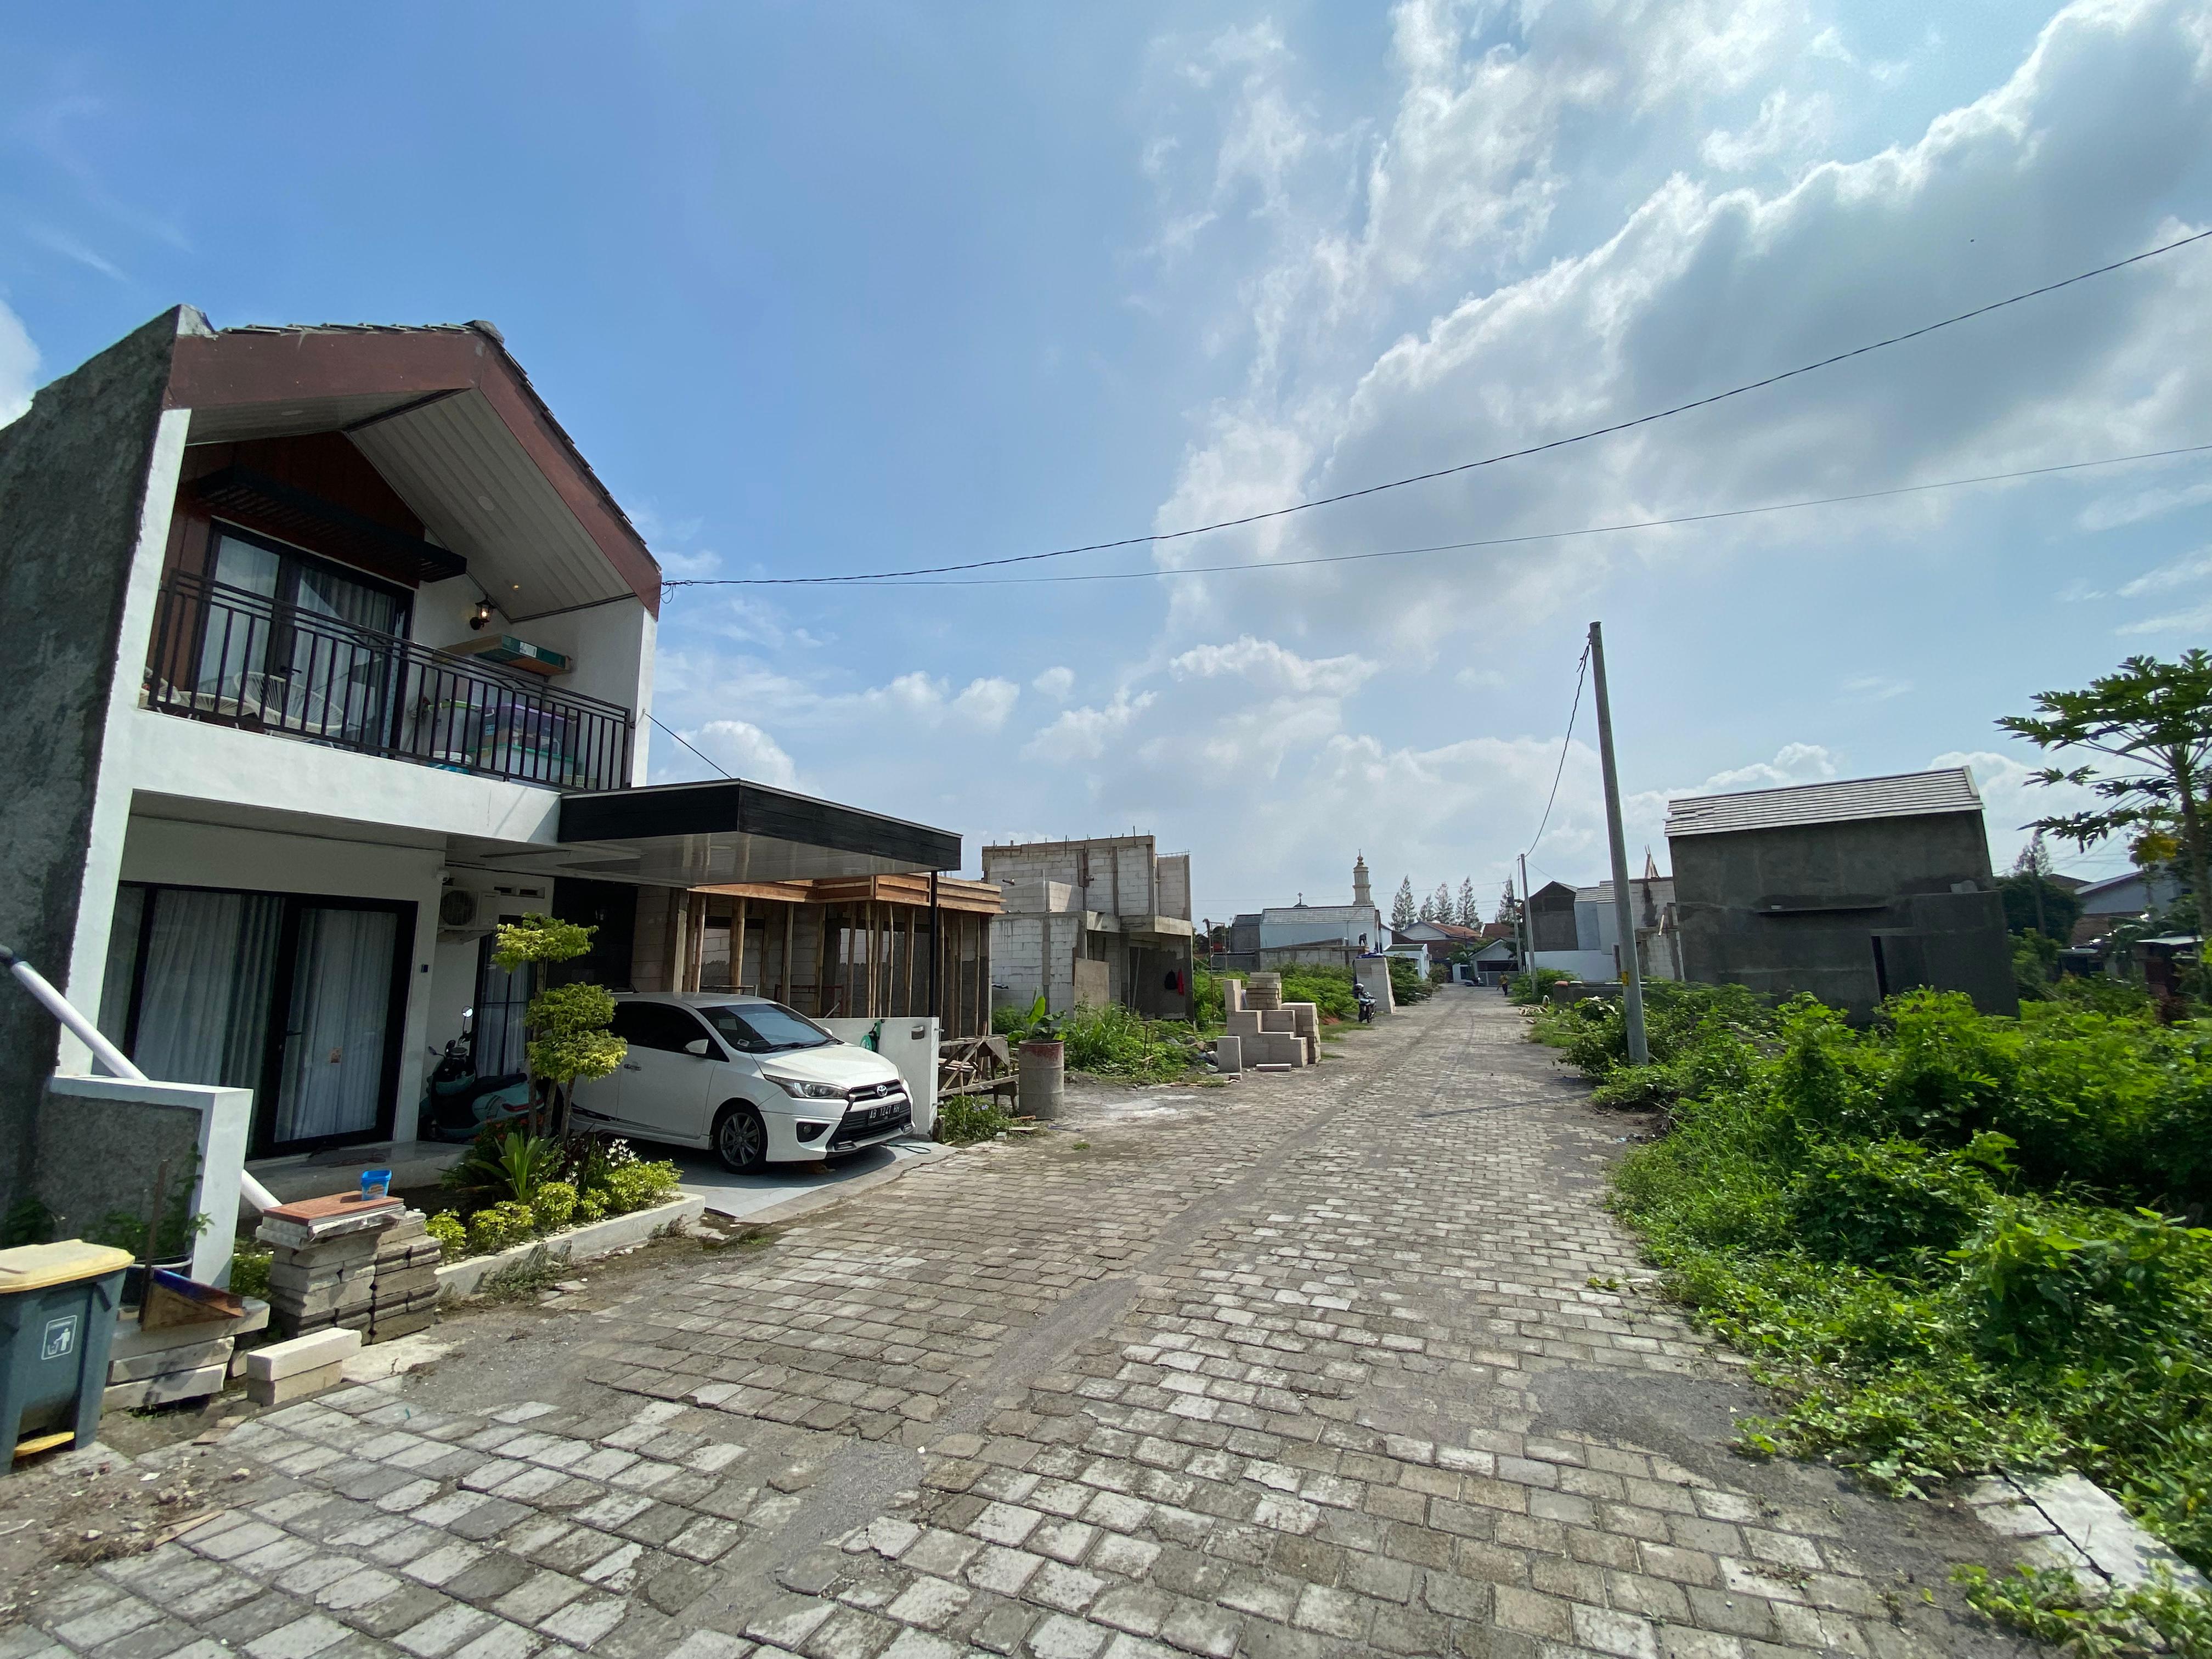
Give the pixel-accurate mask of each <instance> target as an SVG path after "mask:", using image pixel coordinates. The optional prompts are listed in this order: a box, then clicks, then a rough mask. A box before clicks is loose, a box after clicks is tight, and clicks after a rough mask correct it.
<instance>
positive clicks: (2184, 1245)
mask: <svg viewBox="0 0 2212 1659" xmlns="http://www.w3.org/2000/svg"><path fill="white" fill-rule="evenodd" d="M1654 988H1655V989H1656V987H1654ZM1571 1018H1572V1020H1573V1022H1574V1024H1572V1025H1571V1026H1570V1027H1565V1028H1562V1027H1561V1026H1560V1025H1559V1023H1558V1022H1556V1021H1548V1020H1545V1019H1541V1018H1540V1020H1539V1022H1538V1024H1539V1026H1540V1027H1541V1028H1543V1029H1544V1030H1545V1034H1546V1035H1547V1036H1549V1037H1551V1038H1552V1039H1553V1040H1554V1041H1562V1042H1564V1047H1565V1052H1566V1053H1567V1054H1568V1055H1569V1057H1570V1058H1571V1059H1572V1060H1575V1062H1576V1063H1577V1065H1579V1066H1581V1067H1582V1069H1583V1071H1584V1072H1585V1073H1586V1074H1588V1075H1590V1076H1593V1077H1595V1078H1597V1079H1600V1080H1601V1082H1600V1089H1599V1093H1600V1096H1601V1097H1604V1096H1607V1095H1608V1094H1610V1095H1612V1096H1613V1097H1615V1098H1616V1100H1619V1101H1620V1102H1621V1103H1630V1102H1631V1101H1632V1102H1634V1103H1643V1104H1648V1105H1657V1106H1661V1107H1662V1108H1663V1109H1665V1110H1666V1112H1667V1113H1668V1117H1669V1121H1670V1124H1671V1127H1670V1129H1669V1132H1668V1133H1666V1134H1665V1135H1664V1136H1663V1137H1662V1138H1661V1139H1658V1140H1656V1141H1655V1142H1653V1143H1652V1144H1650V1145H1648V1146H1642V1147H1639V1148H1638V1149H1637V1150H1636V1151H1634V1152H1631V1153H1630V1154H1629V1155H1628V1157H1627V1158H1626V1159H1625V1160H1624V1161H1623V1163H1622V1164H1621V1165H1620V1168H1619V1170H1618V1171H1617V1172H1616V1175H1615V1178H1614V1198H1613V1202H1614V1205H1615V1207H1616V1208H1617V1209H1618V1210H1619V1212H1620V1213H1621V1215H1622V1216H1623V1217H1624V1218H1626V1219H1627V1220H1628V1221H1629V1222H1630V1223H1632V1225H1634V1226H1635V1227H1636V1228H1637V1229H1638V1231H1640V1233H1641V1234H1642V1236H1643V1239H1644V1248H1645V1252H1646V1254H1647V1255H1648V1257H1649V1258H1650V1260H1651V1261H1653V1262H1655V1263H1656V1265H1657V1266H1658V1267H1660V1268H1661V1269H1662V1273H1663V1274H1664V1277H1665V1283H1666V1285H1667V1286H1668V1289H1669V1290H1670V1291H1672V1292H1673V1293H1674V1294H1675V1295H1676V1296H1678V1297H1680V1298H1681V1299H1682V1300H1683V1301H1685V1302H1686V1303H1687V1304H1689V1305H1690V1306H1691V1307H1692V1309H1694V1310H1696V1311H1697V1312H1698V1313H1699V1315H1700V1316H1702V1317H1703V1318H1704V1319H1705V1321H1706V1322H1708V1323H1709V1324H1710V1325H1711V1327H1712V1328H1714V1329H1715V1330H1716V1331H1717V1332H1718V1333H1719V1334H1721V1335H1723V1337H1725V1338H1726V1339H1727V1340H1729V1341H1730V1342H1731V1343H1733V1344H1735V1346H1737V1347H1738V1348H1740V1349H1741V1350H1742V1351H1743V1352H1746V1353H1747V1354H1748V1355H1750V1356H1751V1358H1753V1361H1754V1364H1755V1366H1756V1371H1755V1375H1756V1376H1758V1377H1759V1380H1761V1381H1763V1382H1765V1383H1769V1384H1771V1386H1772V1387H1774V1388H1775V1389H1777V1390H1778V1393H1779V1395H1780V1397H1781V1401H1782V1407H1781V1410H1780V1412H1779V1413H1778V1415H1777V1416H1776V1418H1775V1419H1772V1420H1771V1421H1768V1422H1765V1423H1755V1424H1751V1425H1747V1428H1746V1432H1745V1439H1744V1443H1745V1446H1746V1449H1748V1450H1752V1451H1754V1452H1768V1453H1773V1452H1786V1453H1789V1454H1791V1455H1803V1456H1814V1457H1822V1458H1826V1459H1827V1460H1829V1461H1831V1462H1835V1463H1838V1464H1839V1465H1842V1466H1844V1467H1846V1468H1850V1469H1852V1470H1853V1471H1855V1472H1856V1473H1857V1474H1858V1475H1859V1476H1860V1477H1861V1478H1862V1479H1863V1480H1865V1481H1866V1482H1867V1483H1868V1484H1869V1485H1870V1486H1875V1487H1877V1488H1880V1489H1882V1490H1885V1491H1888V1492H1895V1493H1902V1494H1908V1495H1910V1494H1916V1493H1918V1492H1922V1491H1923V1490H1924V1489H1925V1488H1926V1487H1928V1486H1930V1485H1932V1484H1933V1483H1935V1482H1937V1481H1940V1480H1946V1479H1948V1478H1951V1477H1954V1476H1960V1475H1966V1474H1975V1473H1978V1472H1980V1471H1983V1470H1986V1469H1992V1468H2010V1469H2021V1470H2035V1469H2051V1468H2069V1467H2070V1468H2078V1469H2080V1470H2081V1471H2082V1472H2083V1473H2084V1474H2087V1475H2089V1476H2090V1477H2091V1478H2092V1479H2093V1480H2097V1481H2098V1482H2100V1484H2101V1485H2103V1486H2106V1488H2107V1489H2108V1490H2110V1491H2112V1492H2113V1493H2114V1494H2115V1495H2116V1496H2117V1497H2118V1498H2119V1499H2120V1501H2121V1502H2122V1503H2123V1504H2125V1505H2126V1506H2127V1508H2128V1509H2129V1510H2130V1511H2131V1512H2132V1513H2133V1514H2134V1515H2135V1516H2136V1517H2137V1518H2138V1519H2139V1520H2140V1521H2142V1523H2143V1524H2144V1525H2145V1526H2146V1527H2148V1528H2149V1529H2150V1530H2151V1531H2152V1532H2154V1533H2156V1534H2159V1535H2160V1536H2161V1537H2163V1538H2164V1539H2165V1540H2166V1541H2167V1542H2168V1543H2169V1544H2171V1545H2172V1547H2173V1548H2174V1549H2175V1550H2176V1551H2177V1552H2178V1553H2179V1554H2181V1555H2182V1556H2183V1557H2184V1558H2185V1559H2188V1560H2190V1561H2191V1562H2192V1563H2193V1564H2195V1565H2197V1566H2199V1567H2204V1566H2212V1231H2205V1230H2203V1229H2202V1228H2199V1227H2197V1226H2194V1225H2190V1223H2191V1221H2193V1220H2194V1219H2195V1218H2197V1217H2199V1216H2201V1215H2202V1214H2203V1211H2204V1207H2205V1205H2206V1202H2207V1200H2208V1198H2212V1027H2208V1026H2207V1025H2205V1024H2202V1023H2191V1024H2183V1025H2178V1026H2172V1027H2162V1026H2160V1025H2159V1024H2157V1023H2156V1021H2155V1020H2154V1018H2145V1017H2141V1016H2124V1015H2107V1014H2103V1013H2099V1012H2093V1011H2091V1010H2087V1009H2083V1008H2081V1007H2078V1006H2073V1005H2070V1004H2066V1003H2059V1002H2046V1003H2040V1004H2030V1005H2027V1006H2026V1007H2025V1008H2024V1009H2023V1012H2022V1017H2021V1018H2019V1019H2016V1020H2015V1019H1999V1018H1990V1017H1986V1016H1983V1015H1980V1014H1977V1013H1976V1012H1974V1011H1973V1009H1972V1006H1971V1005H1970V1004H1969V1003H1968V1002H1967V1000H1966V999H1965V998H1964V997H1960V996H1956V995H1944V994H1936V993H1932V992H1916V993H1913V994H1910V995H1907V996H1905V997H1902V998H1899V999H1897V1000H1893V1002H1891V1003H1890V1004H1889V1005H1887V1007H1886V1008H1885V1010H1884V1012H1883V1017H1882V1018H1881V1020H1880V1021H1879V1022H1877V1024H1875V1026H1874V1027H1873V1028H1872V1029H1870V1030H1863V1031H1855V1030H1850V1029H1849V1028H1847V1027H1846V1026H1845V1025H1844V1024H1843V1022H1842V1020H1841V1018H1839V1017H1838V1015H1837V1014H1835V1013H1834V1012H1832V1011H1831V1010H1829V1009H1827V1008H1825V1007H1822V1006H1820V1004H1818V1003H1816V1002H1814V1001H1813V1000H1810V999H1809V998H1801V999H1799V1000H1796V1001H1795V1002H1792V1003H1790V1004H1789V1005H1787V1006H1784V1007H1782V1008H1780V1009H1771V1008H1766V1007H1764V1006H1761V1005H1760V1004H1759V1002H1758V1001H1757V1000H1756V999H1753V998H1751V997H1750V996H1749V995H1748V994H1747V993H1744V992H1741V990H1736V989H1729V988H1724V987H1684V986H1677V987H1670V988H1668V990H1667V991H1665V992H1663V993H1662V994H1660V995H1659V996H1658V997H1656V998H1655V1000H1654V1004H1653V1018H1652V1054H1653V1064H1652V1065H1651V1066H1644V1067H1630V1066H1626V1064H1625V1063H1624V1061H1623V1059H1622V1057H1621V1054H1620V1043H1619V1042H1618V1040H1617V1039H1618V1034H1619V1023H1620V1014H1619V1010H1618V1008H1617V1007H1616V1006H1613V1005H1609V1004H1603V1005H1591V1004H1584V1005H1578V1006H1577V1009H1576V1010H1574V1011H1571ZM1990 1593H1991V1594H1992V1595H1994V1594H1996V1592H1994V1591H1992V1592H1990ZM2005 1594H2007V1595H2015V1599H2016V1593H2015V1592H2014V1591H2010V1590H2008V1591H2006V1592H2005ZM2201 1611H2203V1610H2200V1612H2201ZM2052 1616H2054V1617H2056V1616H2057V1613H2053V1615H2052ZM2191 1616H2192V1617H2194V1616H2197V1614H2192V1615H2191ZM2115 1651H2117V1650H2115Z"/></svg>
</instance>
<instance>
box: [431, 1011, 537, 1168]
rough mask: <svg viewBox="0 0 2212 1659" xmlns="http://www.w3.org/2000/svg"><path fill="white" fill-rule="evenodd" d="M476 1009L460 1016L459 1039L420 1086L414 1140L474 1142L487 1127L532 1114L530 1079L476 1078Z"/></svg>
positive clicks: (521, 1076) (523, 1075)
mask: <svg viewBox="0 0 2212 1659" xmlns="http://www.w3.org/2000/svg"><path fill="white" fill-rule="evenodd" d="M475 1012H476V1011H475V1010H474V1009H472V1008H471V1009H468V1010H465V1011H464V1012H463V1013H462V1015H461V1020H462V1024H461V1034H460V1036H457V1037H455V1038H454V1039H453V1041H452V1042H449V1043H447V1045H446V1047H445V1051H444V1052H443V1053H442V1054H440V1053H439V1051H438V1050H437V1049H435V1048H433V1049H432V1050H431V1051H430V1052H431V1053H432V1054H438V1055H439V1059H438V1063H437V1065H436V1066H435V1067H433V1068H432V1070H431V1073H430V1076H429V1079H428V1081H427V1082H426V1083H425V1084H424V1085H423V1086H422V1109H421V1114H420V1116H419V1118H418V1120H417V1123H416V1131H415V1133H416V1137H417V1138H418V1139H422V1140H474V1139H476V1138H477V1132H478V1131H480V1130H481V1129H482V1128H483V1127H484V1125H485V1124H487V1123H503V1122H507V1121H510V1120H512V1119H514V1118H519V1117H520V1116H522V1115H524V1114H525V1113H526V1112H527V1111H528V1110H529V1109H530V1074H529V1073H526V1072H510V1073H507V1074H506V1075H505V1076H502V1077H478V1076H477V1062H476V1055H475V1049H474V1042H473V1036H474V1032H473V1030H472V1028H471V1026H470V1024H468V1021H469V1020H470V1019H471V1018H472V1017H473V1016H474V1014H475Z"/></svg>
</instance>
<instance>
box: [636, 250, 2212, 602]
mask: <svg viewBox="0 0 2212 1659" xmlns="http://www.w3.org/2000/svg"><path fill="white" fill-rule="evenodd" d="M2208 238H2212V230H2200V231H2197V232H2196V233H2195V234H2192V235H2188V236H2184V237H2181V238H2179V240H2174V241H2171V242H2167V243H2166V244H2164V245H2163V246H2159V247H2154V248H2146V249H2144V250H2143V251H2142V252H2140V253H2131V254H2130V255H2129V256H2128V257H2127V258H2124V259H2115V260H2113V261H2112V262H2111V263H2110V264H2102V265H2099V266H2097V267H2095V268H2094V269H2093V270H2082V271H2076V272H2075V274H2074V275H2073V276H2064V277H2061V278H2060V279H2059V280H2058V281H2057V282H2055V283H2044V284H2043V285H2042V286H2041V287H2039V288H2032V289H2027V290H2026V291H2025V292H2023V293H2020V294H2014V295H2007V296H2006V297H2005V298H2003V299H2002V300H1992V301H1990V302H1989V303H1988V304H1986V305H1979V306H1976V307H1973V308H1972V310H1970V311H1961V312H1959V313H1955V314H1954V315H1953V316H1949V317H1944V318H1940V319H1937V320H1936V321H1935V322H1932V323H1923V324H1922V325H1920V326H1919V327H1918V328H1914V329H1907V330H1906V331H1905V332H1903V333H1901V334H1892V335H1890V336H1888V337H1887V338H1884V339H1880V340H1870V341H1869V342H1868V343H1866V344H1864V345H1857V346H1853V347H1852V348H1851V349H1850V350H1848V351H1838V352H1836V353H1835V354H1833V355H1832V356H1826V357H1822V358H1820V359H1819V360H1817V361H1816V362H1809V363H1801V364H1799V365H1798V366H1797V367H1796V368H1785V369H1784V370H1782V371H1781V372H1780V373H1778V374H1769V375H1766V376H1765V377H1764V378H1762V379H1759V380H1747V381H1745V382H1744V383H1743V384H1742V385H1741V386H1730V387H1729V388H1728V389H1727V390H1726V391H1724V392H1710V393H1708V394H1707V395H1706V396H1705V397H1702V398H1692V399H1690V400H1689V401H1688V402H1687V403H1680V404H1673V405H1671V406H1670V407H1668V408H1666V409H1657V410H1652V411H1650V413H1649V414H1644V415H1638V416H1634V417H1632V418H1631V419H1629V420H1626V421H1615V422H1613V423H1612V424H1611V425H1609V426H1600V427H1593V428H1590V429H1589V430H1588V431H1586V432H1577V433H1575V434H1573V435H1571V436H1569V437H1565V438H1553V439H1550V440H1548V441H1546V442H1543V443H1536V444H1528V445H1526V446H1524V447H1521V448H1519V449H1510V450H1506V451H1504V452H1502V453H1498V454H1496V455H1486V456H1484V457H1483V458H1482V459H1480V460H1473V461H1462V462H1460V463H1459V464H1458V465H1455V466H1444V467H1438V468H1436V469H1435V470H1434V471H1428V472H1416V473H1414V474H1413V475H1412V476H1411V477H1403V478H1392V479H1389V480H1388V481H1387V482H1385V483H1374V484H1368V485H1365V486H1364V487H1363V488H1361V489H1346V490H1341V491H1340V492H1338V493H1337V494H1335V495H1320V496H1316V497H1315V498H1314V499H1313V500H1312V501H1297V502H1293V503H1292V504H1291V505H1290V506H1288V507H1271V508H1269V509H1267V511H1266V512H1262V513H1245V514H1244V515H1243V517H1241V518H1235V519H1221V520H1216V521H1214V522H1213V523H1212V524H1200V525H1192V526H1189V527H1188V528H1187V529H1182V530H1161V531H1153V532H1150V533H1148V534H1146V535H1142V536H1122V537H1119V538H1115V539H1114V540H1112V541H1103V542H1085V543H1084V544H1080V545H1079V546H1074V547H1057V548H1053V549H1051V550H1048V551H1046V552H1042V553H1016V554H1012V555H1009V556H1006V557H1004V558H996V559H971V560H969V561H968V562H964V563H961V564H939V565H923V566H919V567H916V568H912V569H907V570H878V571H865V572H854V573H848V574H844V575H837V576H702V577H678V578H676V579H675V580H670V581H664V582H663V583H662V584H661V586H662V588H663V590H664V591H666V590H671V589H675V588H680V587H806V586H818V585H822V584H826V583H838V582H871V581H890V580H897V579H900V578H905V577H913V576H943V575H950V574H954V573H956V572H958V571H963V570H984V569H990V568H996V567H999V566H1002V565H1010V564H1030V563H1035V562H1038V561H1040V560H1043V559H1064V558H1067V557H1070V556H1073V555H1075V554H1078V553H1103V552H1107V551H1109V550H1112V549H1115V548H1122V547H1150V546H1155V545H1157V544H1159V543H1162V542H1173V541H1182V540H1184V539H1186V538H1189V537H1192V536H1204V535H1208V534H1211V533H1212V532H1215V531H1218V530H1235V529H1239V528H1242V527H1243V526H1246V525H1255V524H1264V523H1266V522H1267V521H1268V520H1274V519H1283V518H1288V517H1289V516H1290V515H1291V514H1292V513H1310V512H1311V511H1312V510H1313V509H1314V508H1316V507H1334V506H1335V505H1336V504H1337V503H1339V502H1340V501H1358V500H1359V499H1360V498H1361V497H1363V496H1367V495H1381V494H1382V493H1383V491H1385V490H1390V489H1405V488H1407V486H1408V485H1410V484H1417V483H1431V482H1433V481H1434V480H1436V479H1437V478H1449V477H1455V476H1457V475H1458V474H1460V473H1462V472H1472V471H1475V470H1476V469H1477V468H1480V467H1486V466H1496V465H1499V464H1501V463H1502V462H1505V461H1516V460H1523V459H1527V458H1528V457H1529V456H1531V455H1541V454H1545V453H1548V452H1550V451H1552V450H1555V449H1565V448H1568V447H1571V446H1573V445H1575V444H1583V443H1589V442H1590V441H1592V440H1594V439H1597V438H1605V437H1611V436H1613V435H1615V434H1617V433H1622V432H1628V431H1632V430H1633V429H1634V428H1638V427H1641V426H1649V425H1650V424H1651V423H1652V422H1655V421H1664V420H1668V419H1669V418H1671V417H1672V416H1676V415H1686V414H1688V413H1690V412H1691V411H1692V410H1699V409H1709V408H1711V406H1712V405H1713V404H1718V403H1724V402H1726V401H1727V400H1728V399H1729V398H1741V397H1742V396H1744V395H1745V394H1746V393H1747V392H1759V391H1763V390H1765V388H1766V387H1768V386H1779V385H1780V384H1781V383H1782V382H1783V381H1784V380H1795V379H1796V378H1797V377H1798V376H1799V375H1801V374H1813V373H1814V372H1815V371H1817V370H1820V369H1823V368H1833V367H1834V366H1835V365H1836V364H1838V363H1841V362H1849V361H1850V360H1851V359H1852V358H1854V357H1863V356H1867V355H1868V354H1869V353H1870V352H1875V351H1882V350H1886V349H1888V348H1889V347H1891V346H1894V345H1903V344H1904V343H1905V342H1907V341H1908V340H1917V339H1920V338H1922V337H1924V336H1927V335H1929V334H1934V333H1936V332H1937V331H1940V330H1942V329H1947V328H1954V327H1956V326H1957V325H1959V324H1960V323H1966V322H1971V321H1972V320H1973V319H1975V318H1977V317H1986V316H1988V315H1989V314H1990V313H1991V312H1996V311H2002V310H2004V309H2005V308H2006V307H2008V306H2016V305H2021V304H2024V303H2025V302H2026V301H2029V300H2037V299H2041V298H2042V297H2043V296H2044V295H2049V294H2056V293H2057V292H2058V291H2059V289H2066V288H2072V287H2073V286H2074V285H2075V283H2086V282H2088V281H2090V280H2092V279H2093V278H2094V277H2098V276H2109V275H2111V274H2112V272H2113V271H2116V270H2125V269H2127V268H2128V267H2129V266H2130V265H2138V264H2142V263H2143V262H2144V261H2145V260H2147V259H2155V258H2158V257H2159V256H2160V255H2161V254H2166V253H2172V252H2174V251H2175V250H2176V249H2177V248H2185V247H2187V246H2190V245H2191V244H2192V243H2195V242H2201V241H2203V240H2206V239H2208Z"/></svg>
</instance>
